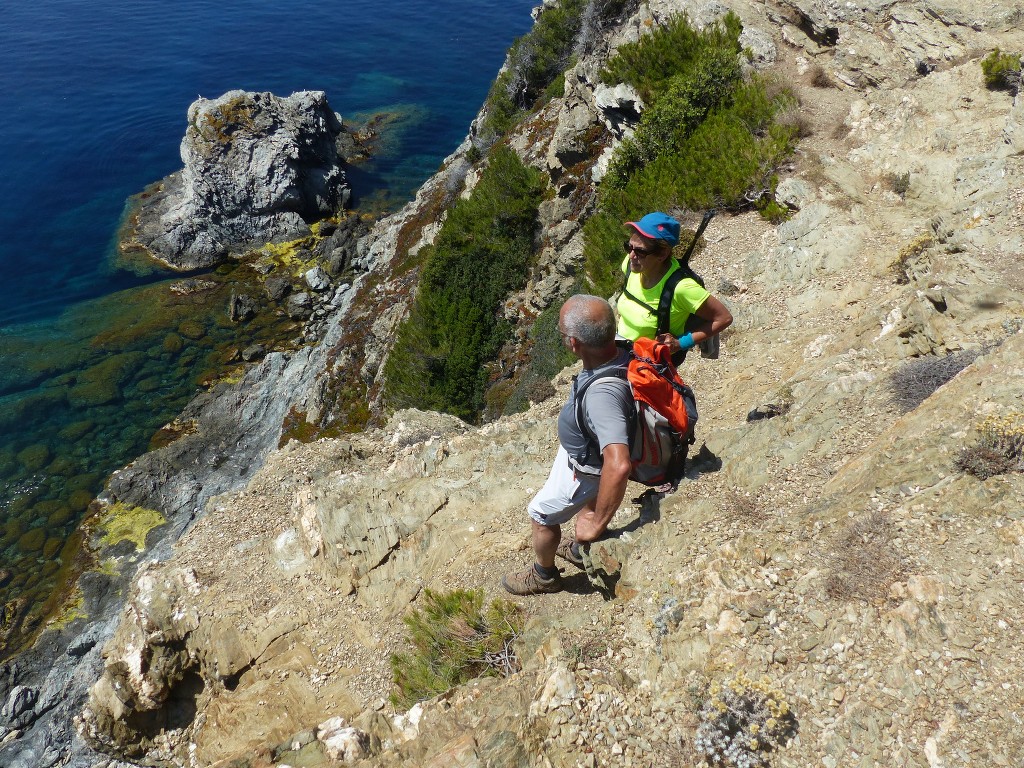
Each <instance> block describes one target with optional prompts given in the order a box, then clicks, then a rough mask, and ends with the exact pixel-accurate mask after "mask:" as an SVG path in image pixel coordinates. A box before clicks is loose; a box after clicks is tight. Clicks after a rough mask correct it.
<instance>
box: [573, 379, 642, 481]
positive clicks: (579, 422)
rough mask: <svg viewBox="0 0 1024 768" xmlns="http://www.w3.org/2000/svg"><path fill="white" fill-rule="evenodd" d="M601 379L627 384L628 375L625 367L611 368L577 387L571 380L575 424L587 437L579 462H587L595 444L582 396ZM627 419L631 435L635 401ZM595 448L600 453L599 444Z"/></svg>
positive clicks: (634, 415)
mask: <svg viewBox="0 0 1024 768" xmlns="http://www.w3.org/2000/svg"><path fill="white" fill-rule="evenodd" d="M602 379H618V380H619V381H623V382H625V383H626V384H627V385H628V384H629V377H628V375H627V372H626V369H625V368H612V369H611V370H608V371H604V372H603V373H601V374H598V375H597V376H594V377H593V378H591V379H588V380H587V383H586V384H584V385H583V386H582V387H580V388H579V389H575V381H574V382H573V388H574V389H575V393H574V398H575V405H576V426H577V427H579V430H580V432H581V433H582V434H583V436H584V437H585V438H587V442H588V445H587V453H586V455H585V456H584V457H583V460H582V461H580V463H581V464H586V463H587V461H588V460H589V458H590V456H591V451H592V449H593V447H594V446H597V435H595V434H593V433H592V432H591V431H590V428H589V427H588V426H587V419H586V416H585V415H584V413H583V396H584V395H585V394H586V393H587V390H588V389H590V385H591V384H593V383H594V382H597V381H601V380H602ZM630 392H631V393H632V388H631V389H630ZM629 421H630V423H629V435H631V436H632V434H633V431H634V429H633V427H634V422H635V421H636V407H635V401H634V408H633V412H632V413H631V414H630V419H629ZM597 448H598V450H596V451H594V453H595V454H596V453H600V446H597Z"/></svg>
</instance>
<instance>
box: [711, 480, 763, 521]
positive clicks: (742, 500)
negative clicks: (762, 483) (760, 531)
mask: <svg viewBox="0 0 1024 768" xmlns="http://www.w3.org/2000/svg"><path fill="white" fill-rule="evenodd" d="M722 513H723V515H724V516H725V517H727V518H730V519H733V520H745V521H749V522H752V523H758V522H761V521H763V520H766V519H768V513H767V512H766V511H765V510H764V509H763V508H762V507H761V505H760V504H759V503H758V499H757V496H755V495H753V494H751V493H750V491H741V490H740V489H739V488H735V487H733V488H727V489H726V490H725V493H723V494H722Z"/></svg>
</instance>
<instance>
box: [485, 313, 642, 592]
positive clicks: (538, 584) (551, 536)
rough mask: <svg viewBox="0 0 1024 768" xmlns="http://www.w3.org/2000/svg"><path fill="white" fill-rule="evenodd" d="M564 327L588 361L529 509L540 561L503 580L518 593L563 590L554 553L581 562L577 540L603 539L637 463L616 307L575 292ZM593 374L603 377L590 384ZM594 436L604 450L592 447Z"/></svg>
mask: <svg viewBox="0 0 1024 768" xmlns="http://www.w3.org/2000/svg"><path fill="white" fill-rule="evenodd" d="M558 330H559V333H561V334H562V343H563V344H565V346H567V347H568V348H569V349H570V350H572V353H573V354H574V355H576V357H578V358H579V359H580V360H582V361H583V371H582V372H581V373H580V374H579V375H578V376H576V377H574V379H573V386H572V393H571V394H570V396H569V401H568V402H567V403H566V404H565V406H563V408H562V411H561V413H560V414H559V416H558V442H559V446H558V453H557V454H556V456H555V461H554V463H553V464H552V466H551V472H550V474H549V475H548V479H547V481H546V482H545V483H544V487H543V488H541V489H540V491H539V492H538V493H537V495H536V496H534V498H533V501H531V502H530V504H529V505H528V507H527V511H528V513H529V515H530V521H531V527H532V530H533V549H534V552H535V554H536V557H537V562H536V563H534V564H533V565H531V566H530V567H529V568H527V569H526V570H525V571H519V572H516V573H512V574H509V575H507V576H505V578H503V579H502V580H501V583H502V585H503V586H504V587H505V589H507V590H508V591H509V592H511V593H512V594H514V595H535V594H540V593H544V592H559V591H561V590H562V588H563V587H562V576H561V573H560V571H559V569H558V568H557V567H556V566H555V557H556V556H558V557H561V558H562V559H564V560H566V561H568V562H570V563H572V564H573V565H576V566H577V567H582V565H583V558H582V556H581V555H580V551H579V545H580V544H586V543H589V542H592V541H595V540H597V539H599V538H600V537H601V536H602V535H603V534H604V532H605V531H606V530H607V528H608V523H610V522H611V519H612V517H613V516H614V515H615V512H616V510H617V509H618V508H619V504H621V503H622V498H623V496H624V495H625V493H626V483H627V482H628V480H629V473H630V470H631V469H632V465H631V462H630V452H629V431H630V425H631V423H632V422H633V414H634V412H635V405H634V402H633V393H632V390H631V389H630V387H629V383H628V382H627V381H626V380H625V376H624V372H625V370H626V367H627V365H628V359H629V356H628V353H627V352H626V351H625V350H623V349H620V348H619V347H618V346H616V344H615V314H614V312H613V311H612V307H611V305H610V304H609V303H608V302H607V301H605V300H604V299H602V298H600V297H599V296H588V295H584V294H579V295H576V296H572V297H570V298H569V300H568V301H566V302H565V304H563V305H562V311H561V312H560V313H559V316H558ZM615 368H618V369H621V370H622V372H623V375H622V377H621V378H620V377H619V376H607V375H606V374H607V373H608V371H609V370H610V369H615ZM595 377H601V378H600V379H599V380H597V381H594V383H593V385H592V386H586V384H587V382H589V381H590V380H591V379H594V378H595ZM584 387H586V389H585V392H584V396H583V408H582V413H583V416H584V418H585V419H586V422H587V424H586V425H585V426H586V428H587V433H586V434H585V433H584V430H583V429H582V428H581V425H580V424H578V423H577V421H576V414H577V406H576V392H577V391H578V390H580V389H583V388H584ZM588 434H589V435H593V436H594V439H591V438H589V437H588ZM595 440H596V443H597V447H598V450H599V452H598V450H594V442H595ZM573 517H575V518H576V521H575V536H573V537H571V538H566V539H562V529H561V526H562V524H563V523H567V522H569V521H570V520H572V518H573Z"/></svg>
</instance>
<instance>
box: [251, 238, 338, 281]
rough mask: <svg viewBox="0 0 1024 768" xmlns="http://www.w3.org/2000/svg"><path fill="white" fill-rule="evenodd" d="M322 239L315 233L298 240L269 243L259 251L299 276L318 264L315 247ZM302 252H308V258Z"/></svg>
mask: <svg viewBox="0 0 1024 768" xmlns="http://www.w3.org/2000/svg"><path fill="white" fill-rule="evenodd" d="M322 239H323V238H322V237H320V236H318V235H316V234H314V235H311V236H310V237H300V238H299V239H298V240H289V241H288V242H286V243H267V244H266V245H264V246H263V247H262V248H260V249H259V251H257V253H259V254H260V255H261V256H263V257H267V258H269V259H270V260H271V261H272V262H274V264H275V265H277V266H278V267H280V268H281V269H284V270H286V271H288V272H290V273H292V274H293V275H295V276H298V275H301V274H302V273H303V272H305V271H306V270H308V269H311V268H312V267H314V266H315V265H316V258H315V257H314V256H313V249H314V248H315V247H316V244H317V243H318V242H319V241H320V240H322ZM300 253H305V254H308V258H302V257H301V256H300V255H299V254H300Z"/></svg>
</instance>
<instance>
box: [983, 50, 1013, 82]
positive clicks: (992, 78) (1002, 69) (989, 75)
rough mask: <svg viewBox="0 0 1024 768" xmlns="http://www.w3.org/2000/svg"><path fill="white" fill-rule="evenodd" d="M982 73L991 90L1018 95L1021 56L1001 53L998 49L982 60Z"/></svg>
mask: <svg viewBox="0 0 1024 768" xmlns="http://www.w3.org/2000/svg"><path fill="white" fill-rule="evenodd" d="M981 71H982V74H984V76H985V85H986V86H988V87H989V88H1004V89H1006V90H1010V91H1013V92H1014V93H1016V92H1017V89H1018V88H1019V87H1020V76H1021V57H1020V54H1017V53H1001V52H1000V50H999V49H998V48H996V49H995V50H994V51H992V53H990V54H989V55H988V56H986V57H985V58H984V59H982V60H981Z"/></svg>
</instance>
